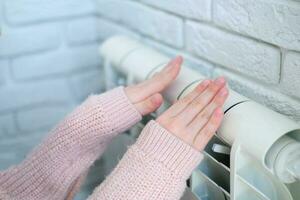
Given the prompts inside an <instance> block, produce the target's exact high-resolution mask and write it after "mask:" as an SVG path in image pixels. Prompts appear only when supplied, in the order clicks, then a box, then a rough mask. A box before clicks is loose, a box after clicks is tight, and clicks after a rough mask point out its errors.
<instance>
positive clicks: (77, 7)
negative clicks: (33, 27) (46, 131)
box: [5, 0, 95, 24]
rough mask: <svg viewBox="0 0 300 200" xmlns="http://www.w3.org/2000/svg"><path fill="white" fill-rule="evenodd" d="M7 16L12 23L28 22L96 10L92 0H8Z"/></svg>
mask: <svg viewBox="0 0 300 200" xmlns="http://www.w3.org/2000/svg"><path fill="white" fill-rule="evenodd" d="M5 8H6V17H7V19H8V21H9V22H10V23H15V24H19V23H28V22H37V21H44V20H52V19H59V18H63V17H74V16H80V15H85V14H91V13H94V12H95V7H94V4H93V1H92V0H64V1H61V0H43V1H38V0H14V1H11V0H6V1H5Z"/></svg>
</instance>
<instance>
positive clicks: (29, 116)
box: [16, 105, 71, 131]
mask: <svg viewBox="0 0 300 200" xmlns="http://www.w3.org/2000/svg"><path fill="white" fill-rule="evenodd" d="M70 111H71V106H70V105H48V106H47V105H46V106H38V107H33V108H30V109H25V110H20V111H18V112H17V114H16V119H17V123H18V127H19V129H20V130H21V131H36V130H41V129H45V128H51V127H53V126H55V125H56V124H57V123H58V122H59V121H60V120H61V119H63V118H64V116H65V115H66V114H67V113H69V112H70ZM36 122H39V123H36Z"/></svg>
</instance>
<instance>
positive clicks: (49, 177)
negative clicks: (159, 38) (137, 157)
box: [0, 87, 141, 200]
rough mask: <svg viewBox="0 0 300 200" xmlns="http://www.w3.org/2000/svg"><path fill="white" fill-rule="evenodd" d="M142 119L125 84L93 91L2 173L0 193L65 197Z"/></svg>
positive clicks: (31, 199) (42, 199) (37, 199)
mask: <svg viewBox="0 0 300 200" xmlns="http://www.w3.org/2000/svg"><path fill="white" fill-rule="evenodd" d="M140 119H141V115H140V113H139V112H138V111H137V110H136V109H135V107H134V106H133V105H132V104H131V102H130V101H129V99H128V98H127V96H126V94H125V92H124V88H122V87H119V88H116V89H114V90H111V91H109V92H106V93H103V94H102V95H93V96H90V97H89V98H88V99H87V100H86V101H85V102H84V103H83V104H82V105H80V106H79V107H78V108H77V109H75V111H73V112H72V113H71V114H70V115H69V116H67V117H66V118H65V119H64V120H63V121H62V122H61V123H60V124H59V125H58V126H57V127H55V128H54V129H53V130H52V131H51V133H50V135H49V136H48V137H47V138H46V139H45V140H44V141H43V142H42V144H41V145H39V146H38V147H37V148H36V149H35V150H33V152H31V154H29V156H27V158H26V159H25V160H24V161H23V162H22V163H20V164H19V165H17V166H13V167H11V168H9V169H8V170H6V171H4V172H1V173H0V188H1V189H0V199H13V200H50V199H51V200H62V199H65V198H66V197H67V196H68V192H70V189H71V188H73V187H75V188H76V187H77V186H76V181H77V180H78V179H80V176H81V175H83V174H84V173H85V172H86V171H87V170H88V168H89V167H90V166H91V165H92V164H93V163H94V161H95V160H96V159H97V158H98V157H99V156H100V155H101V154H102V153H103V151H104V149H105V147H106V145H107V144H108V143H109V142H110V140H111V139H112V138H113V137H114V136H115V135H117V134H118V133H121V132H123V131H125V130H126V129H128V128H129V127H131V126H133V125H134V124H135V123H137V122H138V121H139V120H140Z"/></svg>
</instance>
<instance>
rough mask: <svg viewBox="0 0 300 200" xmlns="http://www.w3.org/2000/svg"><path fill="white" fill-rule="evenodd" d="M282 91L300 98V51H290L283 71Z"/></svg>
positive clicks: (285, 59)
mask: <svg viewBox="0 0 300 200" xmlns="http://www.w3.org/2000/svg"><path fill="white" fill-rule="evenodd" d="M281 87H282V92H284V93H286V94H289V95H292V96H295V97H298V98H300V53H294V52H288V53H287V54H286V56H285V58H284V64H283V68H282V72H281Z"/></svg>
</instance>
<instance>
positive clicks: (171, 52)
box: [144, 39, 214, 77]
mask: <svg viewBox="0 0 300 200" xmlns="http://www.w3.org/2000/svg"><path fill="white" fill-rule="evenodd" d="M144 42H145V43H146V44H147V45H149V46H151V47H153V48H154V49H157V50H158V51H160V52H162V53H164V54H166V55H167V56H170V57H175V56H176V55H181V56H183V58H184V65H186V66H188V67H191V68H194V69H196V70H198V71H199V72H200V73H202V74H203V75H204V76H207V77H210V76H211V73H212V70H213V68H214V65H213V64H212V63H209V62H207V61H204V60H202V59H199V58H195V57H194V56H191V55H189V54H187V53H186V52H183V51H181V50H177V49H174V48H170V47H168V46H165V45H163V44H160V43H158V42H155V41H153V40H151V39H145V40H144Z"/></svg>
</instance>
